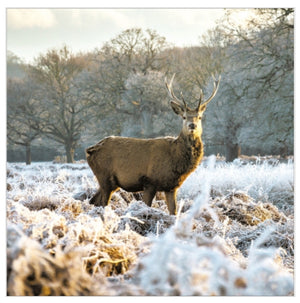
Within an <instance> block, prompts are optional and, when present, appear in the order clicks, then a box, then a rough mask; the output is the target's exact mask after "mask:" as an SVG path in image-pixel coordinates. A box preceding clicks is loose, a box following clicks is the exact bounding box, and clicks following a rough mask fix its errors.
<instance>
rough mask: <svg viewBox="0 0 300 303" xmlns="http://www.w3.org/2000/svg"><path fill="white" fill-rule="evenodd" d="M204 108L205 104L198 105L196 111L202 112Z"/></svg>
mask: <svg viewBox="0 0 300 303" xmlns="http://www.w3.org/2000/svg"><path fill="white" fill-rule="evenodd" d="M205 110H206V104H203V105H200V107H199V109H198V112H199V113H201V112H204V111H205Z"/></svg>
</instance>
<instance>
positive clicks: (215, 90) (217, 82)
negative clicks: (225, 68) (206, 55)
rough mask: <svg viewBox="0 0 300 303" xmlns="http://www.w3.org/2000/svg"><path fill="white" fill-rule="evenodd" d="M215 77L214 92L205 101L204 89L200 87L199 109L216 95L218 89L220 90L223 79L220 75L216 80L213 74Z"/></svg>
mask: <svg viewBox="0 0 300 303" xmlns="http://www.w3.org/2000/svg"><path fill="white" fill-rule="evenodd" d="M212 77H213V79H214V89H213V92H212V94H211V95H210V97H209V98H208V99H207V100H206V101H205V102H204V103H203V104H201V103H202V101H203V91H202V89H200V98H199V104H198V107H197V108H198V109H199V108H200V105H206V104H208V103H209V102H210V101H211V100H212V99H213V98H214V96H215V95H216V93H217V91H218V88H219V84H220V80H221V76H219V79H218V80H216V79H215V77H214V76H213V75H212Z"/></svg>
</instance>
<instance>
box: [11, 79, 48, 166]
mask: <svg viewBox="0 0 300 303" xmlns="http://www.w3.org/2000/svg"><path fill="white" fill-rule="evenodd" d="M35 91H36V87H35V85H34V83H33V82H32V81H31V80H30V79H28V78H24V79H22V80H21V79H8V81H7V139H8V141H9V142H11V143H13V144H17V145H21V146H24V147H25V148H26V164H27V165H29V164H31V144H32V142H33V141H34V140H35V139H37V138H38V137H40V136H41V133H42V130H43V123H41V119H42V118H43V115H44V112H43V109H42V108H41V106H40V101H39V100H37V99H36V98H35V96H34V93H35Z"/></svg>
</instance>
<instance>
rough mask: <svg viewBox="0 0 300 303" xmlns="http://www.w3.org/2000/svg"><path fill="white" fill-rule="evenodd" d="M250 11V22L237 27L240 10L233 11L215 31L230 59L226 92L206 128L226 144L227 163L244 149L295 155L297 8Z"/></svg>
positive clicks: (224, 75)
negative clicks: (235, 20)
mask: <svg viewBox="0 0 300 303" xmlns="http://www.w3.org/2000/svg"><path fill="white" fill-rule="evenodd" d="M250 11H251V12H252V14H249V15H250V17H249V18H248V19H247V22H244V23H243V24H240V25H237V24H236V23H234V21H233V20H234V18H233V14H234V13H235V12H236V10H229V11H228V14H227V16H226V18H225V20H222V22H220V25H219V26H218V27H217V28H216V29H215V31H214V33H216V32H219V34H218V37H223V40H222V39H221V40H220V41H219V45H220V47H222V48H225V50H226V60H225V61H224V74H223V82H222V87H221V89H222V94H220V95H219V96H218V97H217V98H216V99H217V100H216V102H215V103H214V104H212V110H211V111H208V114H207V117H208V118H209V119H207V120H208V121H207V122H208V123H210V124H211V127H207V129H208V130H210V131H211V133H210V138H211V139H212V140H214V141H218V143H221V142H223V143H224V144H225V147H226V154H227V159H228V160H232V159H233V158H234V157H236V155H238V152H239V150H240V147H242V150H244V151H246V150H249V152H254V153H262V152H264V153H266V152H267V153H277V154H278V153H279V154H281V155H282V156H284V155H286V154H287V153H293V97H294V92H293V83H294V80H293V73H294V71H293V68H294V67H293V66H294V55H293V54H294V51H293V50H294V42H293V35H294V34H293V10H292V9H254V10H249V12H250ZM218 105H219V106H218ZM220 130H222V131H220ZM229 134H230V136H229Z"/></svg>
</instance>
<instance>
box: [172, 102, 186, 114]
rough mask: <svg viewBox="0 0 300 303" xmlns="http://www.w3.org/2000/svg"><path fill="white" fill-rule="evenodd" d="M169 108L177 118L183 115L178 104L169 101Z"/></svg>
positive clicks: (182, 110)
mask: <svg viewBox="0 0 300 303" xmlns="http://www.w3.org/2000/svg"><path fill="white" fill-rule="evenodd" d="M171 106H172V109H173V111H174V112H175V114H176V115H179V116H182V115H183V113H184V109H183V107H182V106H181V105H180V104H178V103H176V102H174V101H171Z"/></svg>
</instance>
